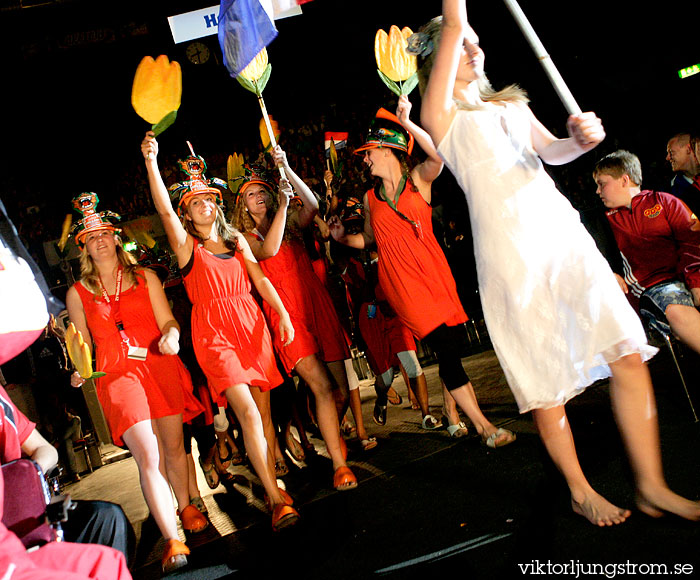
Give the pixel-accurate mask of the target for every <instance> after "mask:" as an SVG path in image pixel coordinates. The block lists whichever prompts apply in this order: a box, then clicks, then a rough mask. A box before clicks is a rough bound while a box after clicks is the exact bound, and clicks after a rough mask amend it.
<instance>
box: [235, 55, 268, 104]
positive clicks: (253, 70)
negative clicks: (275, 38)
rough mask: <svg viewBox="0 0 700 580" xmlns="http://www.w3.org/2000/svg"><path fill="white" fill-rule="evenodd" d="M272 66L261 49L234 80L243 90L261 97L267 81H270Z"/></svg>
mask: <svg viewBox="0 0 700 580" xmlns="http://www.w3.org/2000/svg"><path fill="white" fill-rule="evenodd" d="M271 72H272V65H271V64H270V63H269V62H268V60H267V49H266V48H263V49H262V50H261V51H260V52H259V53H258V54H256V55H255V58H254V59H253V60H251V61H250V63H249V64H248V66H247V67H245V68H244V69H243V70H242V71H241V74H239V75H238V76H237V77H236V80H237V81H238V82H239V83H240V84H241V86H242V87H243V88H245V89H246V90H249V91H250V92H251V93H255V94H256V95H257V96H258V97H262V93H263V91H264V90H265V86H266V85H267V81H269V80H270V73H271Z"/></svg>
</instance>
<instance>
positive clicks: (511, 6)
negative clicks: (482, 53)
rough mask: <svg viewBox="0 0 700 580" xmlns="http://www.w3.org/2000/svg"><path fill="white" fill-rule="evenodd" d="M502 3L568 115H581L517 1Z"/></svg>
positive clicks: (511, 0) (508, 0)
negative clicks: (533, 52)
mask: <svg viewBox="0 0 700 580" xmlns="http://www.w3.org/2000/svg"><path fill="white" fill-rule="evenodd" d="M503 1H504V2H505V3H506V6H507V7H508V10H510V13H511V14H512V15H513V18H514V19H515V21H516V23H517V24H518V26H519V27H520V30H521V31H522V33H523V34H524V35H525V38H526V39H527V41H528V42H529V43H530V46H531V47H532V50H534V51H535V55H536V56H537V58H538V59H539V61H540V64H541V65H542V67H543V68H544V71H545V73H546V74H547V76H548V77H549V80H550V82H551V83H552V85H553V86H554V90H555V91H556V92H557V94H558V95H559V99H560V100H561V102H562V104H563V105H564V107H565V108H566V110H567V112H568V113H569V115H579V114H580V113H581V108H580V107H579V106H578V104H577V103H576V99H575V98H574V95H573V94H572V93H571V91H570V90H569V87H567V86H566V83H565V82H564V79H563V78H562V76H561V74H559V71H558V70H557V67H556V66H554V63H553V62H552V59H551V57H550V56H549V54H547V51H546V50H545V48H544V45H543V44H542V42H541V41H540V39H539V37H538V36H537V33H536V32H535V29H534V28H532V25H531V24H530V22H529V21H528V19H527V17H526V16H525V13H524V12H523V11H522V9H521V8H520V5H519V4H518V2H517V0H503Z"/></svg>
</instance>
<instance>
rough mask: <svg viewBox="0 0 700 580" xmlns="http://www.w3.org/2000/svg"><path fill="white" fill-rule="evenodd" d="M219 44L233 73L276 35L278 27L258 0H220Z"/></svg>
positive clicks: (248, 61)
mask: <svg viewBox="0 0 700 580" xmlns="http://www.w3.org/2000/svg"><path fill="white" fill-rule="evenodd" d="M218 34H219V44H220V45H221V52H222V53H223V56H224V65H225V66H226V69H227V70H228V72H229V74H230V75H231V76H232V77H234V78H235V77H237V76H238V75H239V74H240V73H241V71H242V70H243V69H244V68H245V67H246V66H248V64H249V63H250V62H251V61H252V60H253V59H254V58H255V55H257V54H258V53H259V52H260V51H261V50H262V49H263V48H265V47H266V46H267V45H268V44H270V43H271V42H272V41H273V40H274V39H275V38H276V37H277V28H275V25H274V22H273V21H272V20H271V18H270V16H269V15H268V13H267V11H266V10H265V9H264V8H263V6H262V4H261V3H260V0H221V7H220V10H219V31H218Z"/></svg>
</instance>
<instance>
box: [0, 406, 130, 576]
mask: <svg viewBox="0 0 700 580" xmlns="http://www.w3.org/2000/svg"><path fill="white" fill-rule="evenodd" d="M4 408H5V407H4V401H3V405H0V425H3V426H4V425H6V419H7V417H6V416H5V414H4V412H3V411H4ZM6 434H7V433H6ZM0 441H3V439H2V437H0ZM8 493H12V492H11V491H10V490H8ZM4 494H5V486H4V480H3V477H2V471H0V520H1V519H2V510H3V504H4V498H5V496H4ZM0 578H3V579H4V578H11V579H12V580H53V579H54V578H61V579H62V580H83V579H86V578H95V579H99V580H128V579H130V578H131V574H129V570H128V568H127V567H126V561H125V559H124V555H123V554H121V553H120V552H119V551H117V550H113V549H112V548H108V547H106V546H97V545H92V544H90V545H88V544H73V543H71V542H50V543H48V544H45V545H44V546H42V547H40V548H39V549H38V550H33V551H31V552H27V551H26V550H25V549H24V545H23V544H22V542H21V541H20V540H19V538H18V537H17V536H16V535H15V534H13V533H12V532H11V531H10V530H8V529H7V528H6V527H5V525H4V524H3V523H2V521H0Z"/></svg>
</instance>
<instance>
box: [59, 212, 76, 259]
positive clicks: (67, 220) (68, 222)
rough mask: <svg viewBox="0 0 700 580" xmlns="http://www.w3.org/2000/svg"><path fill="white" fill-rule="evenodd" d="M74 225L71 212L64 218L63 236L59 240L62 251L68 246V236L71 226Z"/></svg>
mask: <svg viewBox="0 0 700 580" xmlns="http://www.w3.org/2000/svg"><path fill="white" fill-rule="evenodd" d="M72 225H73V216H72V215H71V214H66V218H65V219H64V220H63V228H62V230H61V238H60V239H59V240H58V248H59V249H60V250H61V252H62V251H63V250H64V248H65V247H66V244H67V243H68V236H70V228H71V226H72Z"/></svg>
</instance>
